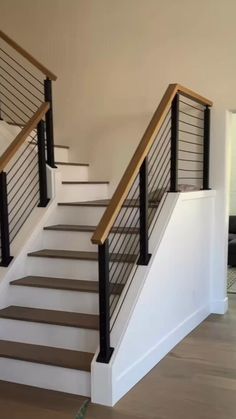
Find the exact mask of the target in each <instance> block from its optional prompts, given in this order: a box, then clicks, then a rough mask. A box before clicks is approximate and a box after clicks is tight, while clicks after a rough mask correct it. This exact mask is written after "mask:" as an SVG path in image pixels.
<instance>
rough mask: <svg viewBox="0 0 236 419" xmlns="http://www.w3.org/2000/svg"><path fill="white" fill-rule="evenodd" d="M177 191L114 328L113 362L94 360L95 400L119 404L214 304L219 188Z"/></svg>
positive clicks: (167, 202) (167, 205)
mask: <svg viewBox="0 0 236 419" xmlns="http://www.w3.org/2000/svg"><path fill="white" fill-rule="evenodd" d="M177 195H178V196H177ZM175 196H177V203H176V198H175V197H173V195H172V194H170V195H169V197H168V200H167V201H166V204H165V211H163V213H165V216H164V219H162V225H160V223H158V224H157V226H156V228H155V230H154V233H153V236H152V238H151V244H150V246H151V252H152V255H153V257H152V259H151V261H150V266H149V268H150V269H148V273H146V271H147V268H146V267H139V269H138V271H137V274H136V276H135V277H134V279H133V282H132V284H131V286H130V288H129V291H128V295H127V297H126V300H125V302H124V305H123V307H122V310H121V312H120V314H119V318H118V321H117V323H116V324H115V327H114V329H113V330H112V338H111V345H113V346H114V347H115V351H114V355H113V356H112V359H111V361H110V364H109V365H104V364H103V365H101V364H99V363H96V362H94V363H93V369H92V377H93V384H94V385H93V387H92V400H93V402H98V403H104V402H105V403H107V404H110V405H113V404H114V403H116V402H117V401H118V400H119V399H120V398H121V397H122V396H123V395H124V394H125V393H126V392H127V391H128V390H129V389H130V388H131V387H132V386H133V385H134V384H135V383H136V382H137V381H139V380H140V379H141V378H142V377H143V376H144V375H145V374H146V373H147V372H148V371H149V370H150V369H151V368H153V367H154V365H156V363H157V362H159V361H160V359H161V358H163V356H165V355H166V353H168V352H169V351H170V350H171V349H172V348H173V346H175V345H176V344H177V343H178V342H179V341H180V340H181V339H183V337H184V336H186V335H187V334H188V333H189V332H190V331H191V330H192V329H193V328H195V327H196V326H197V325H198V324H199V323H200V322H201V321H202V320H203V319H204V318H205V317H207V316H208V315H209V313H210V312H211V310H212V307H214V296H213V295H212V294H211V263H212V258H211V252H212V244H213V226H214V224H213V219H214V202H215V193H214V191H209V192H205V191H204V192H189V193H182V194H175ZM171 200H172V201H171ZM171 206H172V208H171ZM163 213H162V217H163ZM171 214H172V215H171ZM170 215H171V217H170ZM163 226H164V228H163ZM137 284H138V285H137ZM137 286H138V287H139V290H138V292H137ZM224 304H225V301H224V300H223V301H222V305H223V306H224ZM144 307H145V309H144ZM121 323H122V325H121ZM98 383H99V385H98ZM95 384H97V386H96V385H95Z"/></svg>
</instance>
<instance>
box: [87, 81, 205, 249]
mask: <svg viewBox="0 0 236 419" xmlns="http://www.w3.org/2000/svg"><path fill="white" fill-rule="evenodd" d="M177 93H180V94H182V95H184V96H185V97H187V98H189V99H193V100H195V101H196V102H198V103H200V104H201V105H204V106H212V105H213V103H212V101H211V100H209V99H206V98H205V97H203V96H201V95H199V94H198V93H195V92H194V91H192V90H190V89H188V88H186V87H184V86H181V85H180V84H178V83H173V84H170V85H169V86H168V88H167V89H166V92H165V94H164V96H163V98H162V100H161V102H160V104H159V106H158V107H157V110H156V112H155V113H154V115H153V117H152V119H151V121H150V123H149V125H148V127H147V129H146V131H145V133H144V135H143V138H142V140H141V141H140V143H139V145H138V147H137V149H136V151H135V153H134V155H133V157H132V159H131V161H130V163H129V164H128V167H127V169H126V171H125V173H124V175H123V177H122V178H121V181H120V183H119V184H118V186H117V188H116V191H115V193H114V194H113V196H112V198H111V201H110V204H109V206H108V207H107V208H106V211H105V212H104V214H103V216H102V218H101V221H100V223H99V224H98V226H97V229H96V231H95V232H94V234H93V236H92V239H91V241H92V243H94V244H98V245H101V244H103V243H104V242H105V240H106V239H107V237H108V234H109V232H110V231H111V229H112V227H113V225H114V222H115V220H116V218H117V216H118V214H119V212H120V210H121V208H122V205H123V203H124V201H125V199H126V198H127V195H128V193H129V191H130V189H131V187H132V185H133V182H134V181H135V179H136V176H137V175H138V172H139V169H140V167H141V165H142V163H143V161H144V159H145V157H146V156H147V155H148V153H149V151H150V149H151V147H152V144H153V142H154V141H155V138H156V136H157V134H158V132H159V130H160V128H161V126H162V124H163V122H164V120H165V118H166V116H167V114H168V112H169V110H170V107H171V103H172V101H173V99H174V97H175V95H176V94H177Z"/></svg>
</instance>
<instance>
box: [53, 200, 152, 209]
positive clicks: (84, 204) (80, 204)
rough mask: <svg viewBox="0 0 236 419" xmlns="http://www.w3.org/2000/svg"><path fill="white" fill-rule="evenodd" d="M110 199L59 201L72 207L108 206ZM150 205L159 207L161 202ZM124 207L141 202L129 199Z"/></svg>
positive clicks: (150, 203)
mask: <svg viewBox="0 0 236 419" xmlns="http://www.w3.org/2000/svg"><path fill="white" fill-rule="evenodd" d="M110 201H111V200H110V199H99V200H96V201H82V202H59V203H58V205H60V206H72V207H107V206H108V205H109V204H110ZM148 205H149V207H151V208H157V207H158V205H159V202H158V201H157V202H149V204H148ZM123 206H124V207H138V206H139V204H138V203H137V201H136V200H134V199H127V200H126V201H125V202H124V204H123Z"/></svg>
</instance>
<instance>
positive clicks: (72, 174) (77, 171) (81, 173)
mask: <svg viewBox="0 0 236 419" xmlns="http://www.w3.org/2000/svg"><path fill="white" fill-rule="evenodd" d="M57 167H58V170H59V171H60V172H61V179H62V180H63V181H73V180H77V181H81V182H82V181H87V180H88V166H70V165H64V164H57Z"/></svg>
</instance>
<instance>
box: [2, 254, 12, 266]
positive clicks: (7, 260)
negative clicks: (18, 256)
mask: <svg viewBox="0 0 236 419" xmlns="http://www.w3.org/2000/svg"><path fill="white" fill-rule="evenodd" d="M12 259H13V256H10V257H9V258H7V259H6V260H3V261H2V262H0V266H3V267H4V268H7V267H8V266H9V265H10V263H11V261H12Z"/></svg>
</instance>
